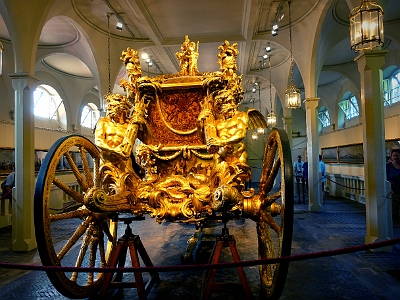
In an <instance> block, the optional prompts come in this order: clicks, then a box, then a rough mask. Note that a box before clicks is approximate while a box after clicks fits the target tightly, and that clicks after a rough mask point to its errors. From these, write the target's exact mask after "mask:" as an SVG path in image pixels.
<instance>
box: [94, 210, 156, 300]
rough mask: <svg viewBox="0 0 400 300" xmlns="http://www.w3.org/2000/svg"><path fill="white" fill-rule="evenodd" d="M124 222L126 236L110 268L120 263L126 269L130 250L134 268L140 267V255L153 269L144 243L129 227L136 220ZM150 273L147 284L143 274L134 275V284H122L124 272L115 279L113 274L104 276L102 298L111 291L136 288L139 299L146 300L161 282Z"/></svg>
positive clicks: (135, 273) (123, 237)
mask: <svg viewBox="0 0 400 300" xmlns="http://www.w3.org/2000/svg"><path fill="white" fill-rule="evenodd" d="M123 220H124V223H125V224H126V229H125V234H124V235H123V236H122V237H121V238H119V239H118V242H117V246H116V249H115V252H114V254H113V256H112V258H111V260H110V265H109V266H108V267H111V268H114V267H116V265H117V263H118V268H124V266H125V261H126V253H127V251H128V248H129V253H130V255H131V260H132V267H134V268H137V267H140V262H139V255H140V257H141V258H142V260H143V263H144V264H145V266H146V267H153V263H152V262H151V260H150V257H149V255H148V254H147V251H146V249H145V248H144V246H143V244H142V241H141V240H140V238H139V236H138V235H134V234H133V233H132V229H131V228H130V227H129V224H131V223H132V220H135V218H134V217H133V218H124V219H123ZM149 273H150V280H149V281H148V282H147V283H146V282H144V281H143V276H142V273H141V272H134V273H133V274H134V277H135V281H134V282H122V277H123V272H117V273H116V275H115V276H114V278H112V277H113V275H114V274H113V273H112V272H109V273H106V274H105V276H104V282H103V285H102V287H101V289H100V298H102V299H104V298H105V297H106V293H107V291H108V290H109V289H121V288H136V289H137V292H138V296H139V299H140V300H143V299H146V298H147V295H148V294H149V292H150V289H151V288H152V286H153V285H154V283H156V282H158V281H160V278H159V276H158V273H157V272H149Z"/></svg>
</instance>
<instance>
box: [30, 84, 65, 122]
mask: <svg viewBox="0 0 400 300" xmlns="http://www.w3.org/2000/svg"><path fill="white" fill-rule="evenodd" d="M33 101H34V102H33V103H34V108H33V113H34V115H35V116H36V117H38V118H41V119H47V120H53V121H55V122H56V123H57V124H58V125H59V126H60V127H61V128H63V129H65V128H66V114H65V107H64V103H63V100H62V99H61V97H60V95H59V94H58V93H57V91H56V90H55V89H54V88H52V87H51V86H49V85H46V84H42V85H39V86H38V87H37V88H36V90H35V92H34V93H33Z"/></svg>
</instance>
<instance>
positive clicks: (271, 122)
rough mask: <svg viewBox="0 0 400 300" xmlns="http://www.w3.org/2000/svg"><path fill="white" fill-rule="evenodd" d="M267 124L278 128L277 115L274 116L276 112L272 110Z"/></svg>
mask: <svg viewBox="0 0 400 300" xmlns="http://www.w3.org/2000/svg"><path fill="white" fill-rule="evenodd" d="M267 124H268V126H270V127H275V126H276V115H275V114H274V112H273V111H272V110H271V112H270V113H269V114H268V116H267Z"/></svg>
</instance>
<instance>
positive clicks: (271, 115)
mask: <svg viewBox="0 0 400 300" xmlns="http://www.w3.org/2000/svg"><path fill="white" fill-rule="evenodd" d="M268 66H269V103H270V104H271V109H270V111H269V114H268V116H267V124H268V126H270V127H275V125H276V115H275V114H274V112H273V111H272V71H271V58H270V59H268Z"/></svg>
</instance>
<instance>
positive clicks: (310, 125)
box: [305, 98, 323, 212]
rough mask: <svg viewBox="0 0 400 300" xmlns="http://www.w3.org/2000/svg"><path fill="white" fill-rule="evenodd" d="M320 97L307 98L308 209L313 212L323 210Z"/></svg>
mask: <svg viewBox="0 0 400 300" xmlns="http://www.w3.org/2000/svg"><path fill="white" fill-rule="evenodd" d="M318 101H319V98H307V99H306V100H305V104H306V105H305V106H306V127H307V156H308V195H309V202H308V209H309V211H313V212H321V211H322V200H323V199H322V196H323V194H322V187H321V182H320V179H321V176H320V174H319V158H318V155H319V142H318V126H317V125H318V113H317V107H318Z"/></svg>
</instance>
